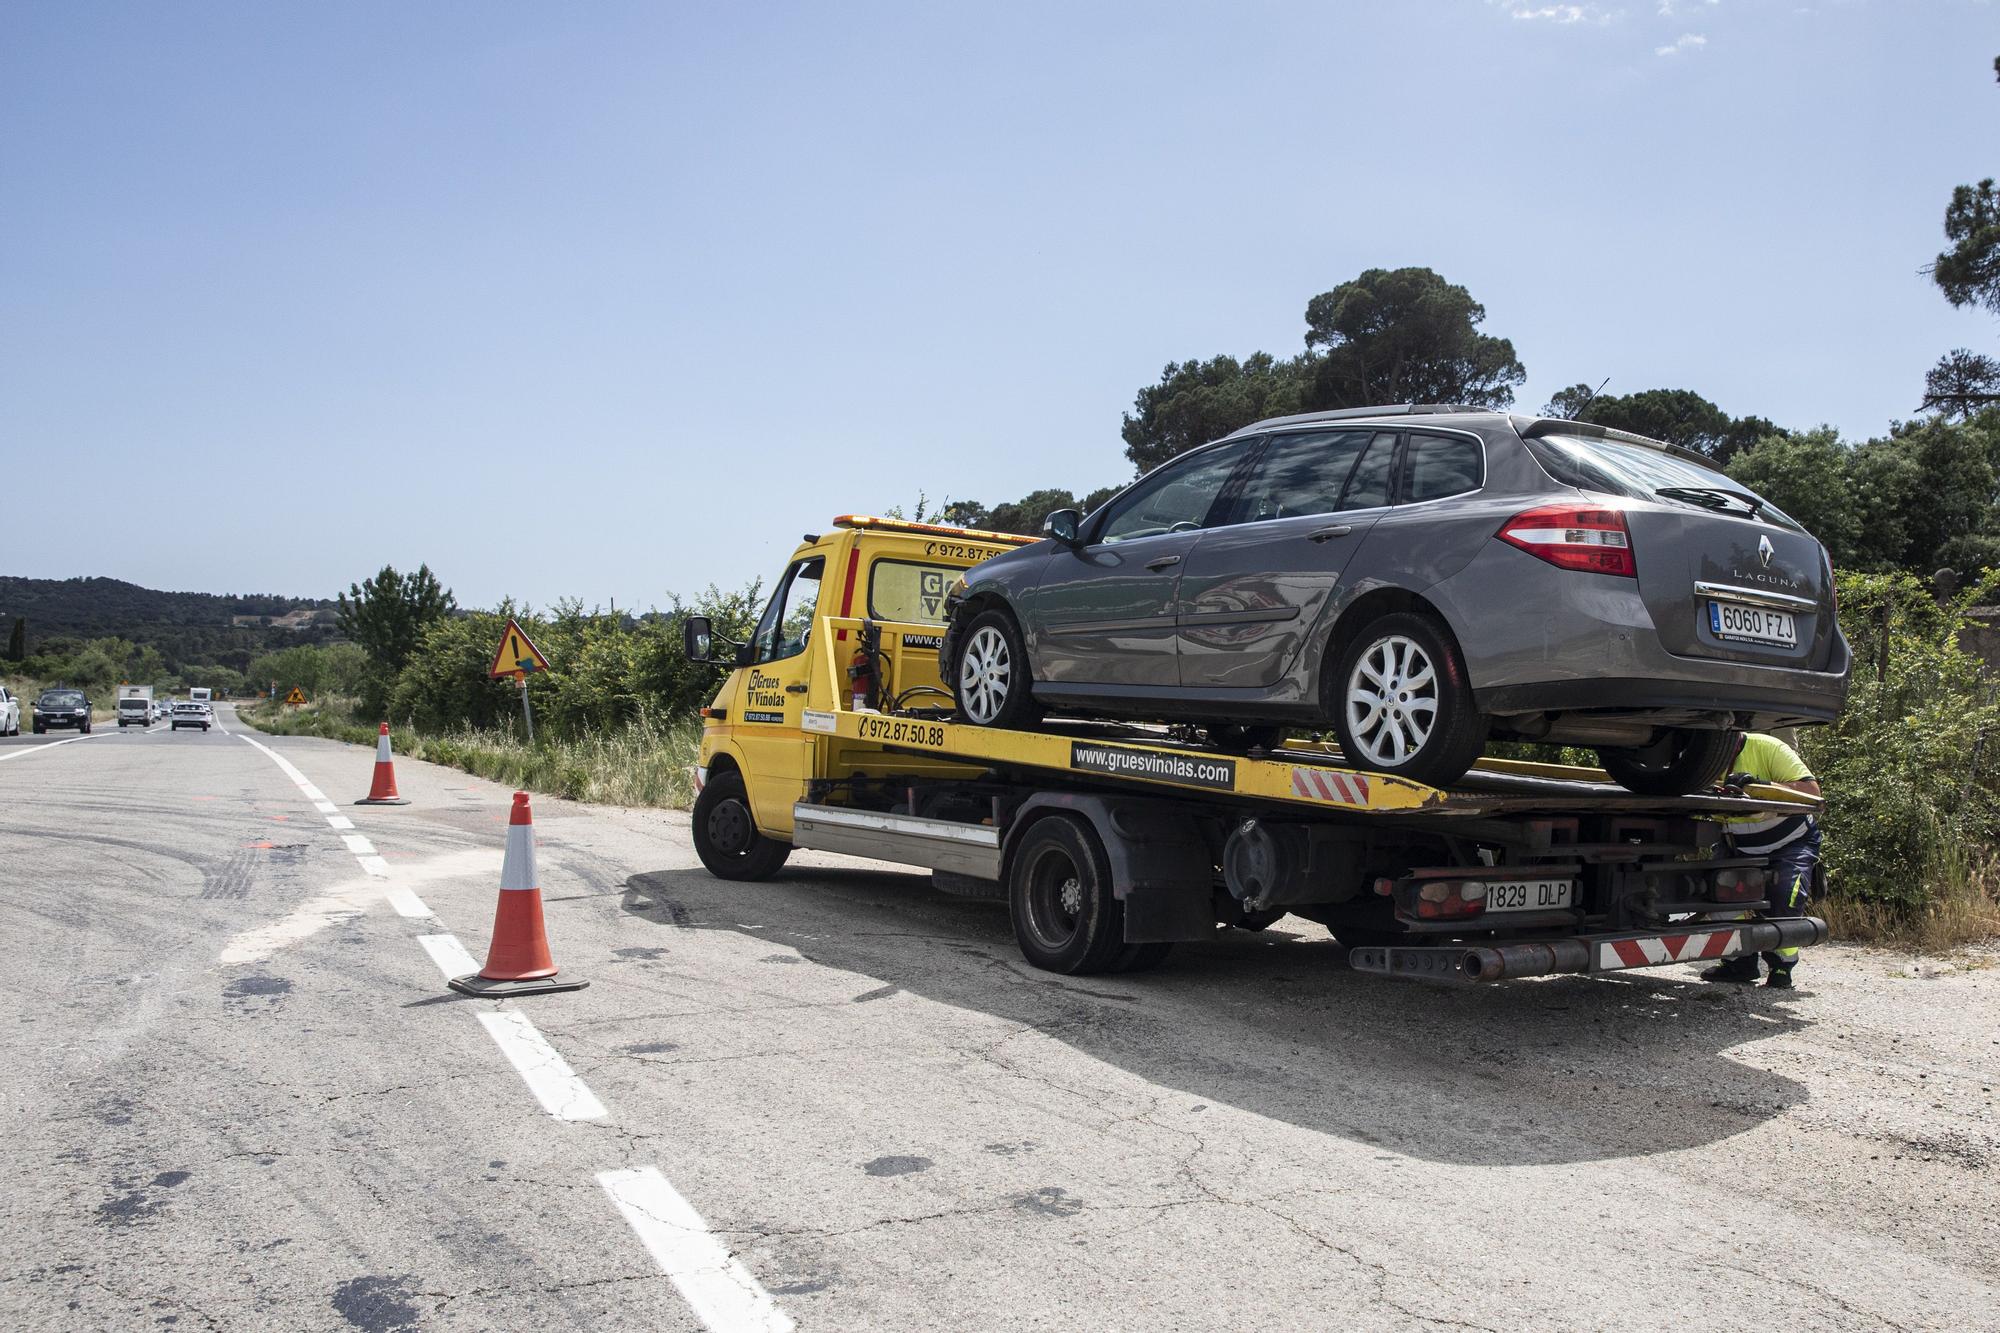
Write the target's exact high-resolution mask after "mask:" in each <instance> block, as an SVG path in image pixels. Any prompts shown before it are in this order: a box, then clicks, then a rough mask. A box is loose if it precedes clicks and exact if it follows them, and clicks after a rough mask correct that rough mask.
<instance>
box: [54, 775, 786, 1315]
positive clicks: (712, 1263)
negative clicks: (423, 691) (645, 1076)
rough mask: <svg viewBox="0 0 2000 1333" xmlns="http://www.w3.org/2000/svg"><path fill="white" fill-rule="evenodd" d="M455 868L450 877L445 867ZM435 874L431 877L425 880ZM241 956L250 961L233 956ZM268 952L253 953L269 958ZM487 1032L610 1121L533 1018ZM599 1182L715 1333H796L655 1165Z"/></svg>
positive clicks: (421, 913) (333, 916)
mask: <svg viewBox="0 0 2000 1333" xmlns="http://www.w3.org/2000/svg"><path fill="white" fill-rule="evenodd" d="M242 739H243V740H245V741H247V742H248V743H249V744H251V745H255V746H256V747H257V748H258V749H259V750H262V751H263V752H264V753H265V754H266V755H268V756H269V757H270V758H271V759H272V760H273V761H274V762H275V763H276V764H277V765H278V767H279V769H281V770H282V771H283V772H284V773H285V775H286V776H287V777H289V778H291V779H292V781H293V782H294V783H296V784H297V785H298V788H299V790H300V791H301V792H302V793H304V795H305V796H306V798H307V799H308V800H310V801H312V802H313V806H314V808H315V809H317V810H318V811H319V812H320V813H321V814H322V815H326V816H327V817H328V818H327V823H328V824H329V825H331V826H332V827H333V828H335V829H336V830H339V829H350V828H353V827H354V824H353V821H352V820H349V819H347V818H345V817H343V816H340V815H337V814H335V813H334V807H333V805H332V803H331V802H329V801H327V799H326V796H325V794H324V793H322V792H321V791H320V790H319V788H317V787H315V786H313V785H312V783H311V782H309V781H307V780H306V776H305V774H303V773H301V772H299V770H298V769H297V768H296V767H295V766H294V765H293V764H292V763H291V762H290V761H288V760H287V759H285V757H284V756H283V755H280V754H279V753H278V752H277V751H275V750H273V749H271V748H270V747H269V746H267V745H262V744H259V743H258V742H256V741H254V740H251V739H250V738H249V737H248V736H244V737H243V738H242ZM58 743H60V742H58ZM341 841H342V842H344V843H345V844H347V848H348V850H349V851H351V852H353V853H354V855H355V859H356V860H357V861H359V862H360V864H361V868H362V869H363V870H364V871H365V872H367V874H368V876H369V877H370V879H375V880H386V879H388V878H389V877H390V872H389V864H388V862H386V861H384V860H383V859H382V857H381V856H380V855H378V854H376V852H375V847H374V844H372V843H370V842H369V841H368V839H367V838H365V837H362V836H361V835H359V834H353V833H343V834H342V835H341ZM468 855H473V856H481V857H485V858H488V859H491V858H493V857H495V856H497V855H498V852H497V849H496V850H495V852H492V853H463V852H461V853H456V854H453V855H448V856H441V857H435V858H432V860H431V861H430V862H428V863H426V864H425V865H423V866H420V867H414V868H411V867H406V870H405V873H406V874H407V873H408V872H409V870H410V869H416V870H417V871H418V873H419V875H421V876H422V877H424V878H429V877H431V875H432V874H435V875H436V877H438V878H447V877H450V876H452V875H456V874H461V873H465V872H464V871H463V870H461V869H460V868H459V866H458V864H457V863H458V862H460V861H461V860H462V859H464V858H465V857H467V856H468ZM447 866H448V867H449V869H447V868H446V867H447ZM425 872H430V873H425ZM380 891H381V893H382V894H383V896H384V897H386V898H387V899H388V900H389V902H390V904H391V905H392V906H394V907H395V909H396V910H397V911H398V912H400V913H402V914H403V915H404V916H406V917H430V916H433V915H434V914H433V913H432V912H431V910H430V909H429V908H428V907H426V906H424V903H423V900H422V899H420V898H418V897H417V895H416V894H414V893H412V892H411V891H410V890H409V889H407V888H405V887H403V886H402V885H400V884H385V885H383V886H382V887H381V890H380ZM357 894H358V886H349V887H347V888H346V889H345V891H344V893H343V892H341V891H336V893H334V894H329V895H326V897H324V898H320V899H315V900H313V902H311V903H307V904H305V905H304V906H301V907H300V908H299V909H298V910H297V911H295V912H294V913H293V914H292V916H290V917H287V918H286V919H285V920H284V921H280V922H276V923H274V924H272V925H269V926H265V927H261V928H259V930H256V931H246V932H244V934H243V935H240V936H238V937H237V939H236V940H232V941H231V942H230V949H228V950H225V951H224V954H223V961H224V962H232V961H249V960H250V957H251V953H250V951H251V950H252V949H254V948H268V951H269V952H275V951H276V950H277V949H279V948H282V947H284V945H286V944H289V943H293V942H295V941H296V940H298V939H303V938H305V937H306V936H308V935H310V934H312V933H314V932H315V931H317V930H319V929H320V928H321V927H323V926H324V925H326V924H328V922H330V921H332V920H338V919H344V917H346V916H351V915H357V914H358V913H359V912H360V911H361V910H363V908H364V907H365V903H364V904H363V905H362V906H354V907H352V909H351V910H348V907H349V905H350V904H351V903H353V902H354V901H355V896H356V895H357ZM309 909H318V910H317V913H316V915H317V917H318V920H317V923H316V924H314V923H312V922H310V921H309V920H308V917H309V915H312V913H309ZM417 943H418V944H420V945H422V946H423V950H424V952H425V953H426V954H428V955H430V959H431V962H432V963H434V964H435V965H436V966H437V969H438V971H439V972H441V973H443V974H444V977H445V979H446V980H447V981H449V980H451V979H452V978H453V977H462V976H465V975H466V974H467V973H471V972H477V971H478V970H479V965H478V964H477V963H476V962H474V961H473V958H472V955H471V954H470V953H468V952H466V948H465V946H464V945H463V944H461V943H459V940H458V937H457V936H456V935H419V936H418V937H417ZM232 951H233V952H234V953H238V954H242V955H243V957H240V958H239V957H234V956H232ZM269 952H266V953H263V954H258V955H255V956H257V957H268V956H269ZM478 1018H479V1022H480V1025H481V1026H483V1027H484V1028H485V1029H486V1031H487V1032H488V1033H489V1034H491V1036H492V1038H493V1041H494V1044H495V1045H497V1046H499V1048H500V1051H501V1054H503V1055H505V1056H506V1057H507V1062H508V1063H509V1064H511V1065H513V1066H514V1070H515V1072H516V1073H518V1074H520V1076H521V1080H522V1081H523V1082H524V1083H526V1084H527V1085H528V1090H529V1091H530V1092H532V1093H534V1094H535V1100H536V1101H538V1102H540V1103H541V1104H542V1109H543V1110H545V1111H547V1112H548V1113H549V1114H550V1115H552V1116H554V1117H555V1118H556V1119H558V1120H571V1121H575V1120H601V1119H604V1118H605V1117H606V1116H608V1115H609V1114H610V1113H609V1112H608V1111H606V1110H605V1108H604V1103H603V1102H601V1101H599V1100H598V1099H597V1094H596V1093H594V1092H592V1091H591V1090H590V1088H589V1085H587V1084H586V1083H584V1081H583V1080H582V1079H581V1078H578V1077H577V1075H576V1071H575V1070H573V1069H571V1068H570V1067H569V1062H568V1061H566V1060H564V1059H563V1058H562V1056H561V1055H560V1054H558V1053H557V1051H556V1049H555V1047H553V1046H551V1045H549V1042H548V1038H546V1037H544V1036H543V1035H542V1034H541V1032H540V1030H539V1029H537V1028H536V1027H535V1025H534V1024H533V1023H532V1022H530V1021H529V1020H528V1016H527V1015H526V1014H523V1013H521V1012H519V1011H518V1010H514V1009H505V1008H501V1009H489V1010H486V1011H484V1012H482V1013H480V1014H479V1015H478ZM597 1183H598V1184H599V1185H601V1186H603V1187H604V1192H605V1193H606V1194H609V1195H610V1196H611V1200H612V1202H613V1203H615V1204H617V1205H618V1211H619V1212H620V1213H621V1214H623V1215H624V1218H625V1221H626V1223H627V1225H629V1226H630V1227H631V1228H632V1230H633V1231H634V1232H635V1233H637V1235H638V1237H639V1241H640V1243H641V1244H643V1245H644V1246H645V1247H646V1252H647V1253H649V1254H651V1255H652V1256H653V1262H654V1263H656V1264H658V1265H659V1267H660V1271H661V1272H663V1273H665V1274H666V1275H667V1279H668V1280H669V1281H671V1282H672V1283H673V1284H674V1287H675V1289H676V1290H678V1291H679V1292H680V1294H681V1296H682V1298H683V1299H684V1300H686V1301H687V1303H688V1305H689V1306H690V1307H692V1308H693V1310H694V1313H695V1316H696V1317H697V1318H699V1319H700V1320H701V1322H702V1324H703V1325H704V1326H705V1327H707V1328H708V1329H710V1330H711V1333H792V1329H793V1324H792V1321H791V1318H790V1317H789V1316H788V1315H786V1314H785V1312H784V1311H783V1310H781V1309H779V1308H778V1304H777V1302H776V1301H774V1300H772V1299H771V1294H770V1293H769V1292H767V1291H765V1290H764V1287H763V1284H762V1283H760V1282H758V1281H757V1278H756V1275H755V1274H753V1273H752V1272H751V1271H750V1270H749V1269H748V1268H745V1267H744V1266H743V1265H742V1264H741V1263H739V1262H738V1261H737V1260H736V1259H735V1258H734V1257H733V1256H731V1254H730V1253H729V1251H728V1249H727V1248H725V1247H724V1246H723V1244H722V1242H721V1241H719V1240H717V1239H716V1238H715V1235H714V1233H713V1232H711V1231H710V1230H709V1229H708V1224H707V1223H706V1222H704V1221H702V1219H701V1214H699V1213H697V1212H696V1211H695V1210H694V1205H692V1204H690V1203H689V1202H688V1201H687V1200H686V1199H684V1198H682V1197H681V1194H680V1191H678V1190H676V1189H675V1188H674V1187H673V1185H672V1184H671V1183H670V1182H669V1181H668V1180H667V1178H666V1177H665V1176H663V1175H661V1174H660V1171H659V1168H657V1167H651V1166H647V1167H641V1168H639V1169H637V1170H623V1171H603V1172H599V1173H598V1176H597Z"/></svg>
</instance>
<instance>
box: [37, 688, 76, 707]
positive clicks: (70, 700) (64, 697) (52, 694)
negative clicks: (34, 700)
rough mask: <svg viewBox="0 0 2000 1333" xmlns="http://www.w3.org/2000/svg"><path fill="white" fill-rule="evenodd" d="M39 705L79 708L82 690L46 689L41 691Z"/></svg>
mask: <svg viewBox="0 0 2000 1333" xmlns="http://www.w3.org/2000/svg"><path fill="white" fill-rule="evenodd" d="M41 705H42V707H44V708H81V707H82V706H83V691H82V690H48V691H46V692H44V693H43V695H42V698H41Z"/></svg>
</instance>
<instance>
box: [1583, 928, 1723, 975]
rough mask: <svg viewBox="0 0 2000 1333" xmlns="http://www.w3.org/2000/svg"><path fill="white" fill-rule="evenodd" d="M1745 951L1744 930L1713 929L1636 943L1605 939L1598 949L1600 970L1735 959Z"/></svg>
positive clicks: (1648, 938) (1661, 936) (1662, 936)
mask: <svg viewBox="0 0 2000 1333" xmlns="http://www.w3.org/2000/svg"><path fill="white" fill-rule="evenodd" d="M1742 952H1743V932H1742V931H1740V930H1710V931H1700V932H1696V933H1693V934H1688V935H1649V936H1647V937H1645V938H1643V939H1636V940H1605V941H1603V942H1601V943H1600V944H1599V945H1598V946H1597V970H1598V971H1600V972H1614V971H1617V970H1618V969H1620V968H1626V967H1657V966H1659V965H1660V964H1662V963H1702V962H1707V961H1709V960H1710V959H1715V958H1733V957H1734V956H1736V955H1737V954H1739V953H1742Z"/></svg>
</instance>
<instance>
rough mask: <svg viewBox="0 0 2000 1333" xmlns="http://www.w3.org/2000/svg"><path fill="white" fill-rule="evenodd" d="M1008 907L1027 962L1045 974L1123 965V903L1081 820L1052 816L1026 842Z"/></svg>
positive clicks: (1011, 878)
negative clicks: (1113, 887)
mask: <svg viewBox="0 0 2000 1333" xmlns="http://www.w3.org/2000/svg"><path fill="white" fill-rule="evenodd" d="M1007 904H1008V908H1009V910H1010V912H1011V914H1012V916H1013V918H1014V939H1015V942H1016V943H1018V944H1019V945H1020V946H1021V953H1022V955H1023V956H1024V957H1026V958H1027V960H1028V961H1029V962H1030V963H1032V964H1034V965H1035V966H1036V967H1039V968H1041V969H1042V970H1044V971H1047V972H1061V973H1064V974H1065V975H1068V976H1082V975H1085V974H1087V973H1091V972H1110V971H1115V970H1117V969H1118V965H1119V963H1120V962H1121V961H1122V960H1123V958H1124V955H1125V904H1123V903H1121V902H1119V901H1118V898H1117V895H1116V894H1115V893H1114V891H1113V889H1112V886H1111V866H1110V863H1109V861H1108V860H1107V859H1106V857H1105V855H1104V848H1103V847H1102V846H1101V845H1100V844H1099V843H1098V841H1097V832H1096V830H1094V829H1092V828H1091V827H1090V826H1089V825H1088V824H1085V823H1083V822H1082V821H1081V820H1077V819H1072V818H1070V817H1069V816H1068V815H1051V816H1049V817H1048V818H1046V819H1041V820H1038V821H1036V822H1035V823H1034V824H1032V825H1030V826H1029V828H1028V831H1027V832H1026V833H1023V834H1022V835H1021V841H1020V844H1019V845H1018V846H1017V847H1015V849H1014V854H1013V857H1012V863H1011V864H1010V865H1009V867H1008V872H1007Z"/></svg>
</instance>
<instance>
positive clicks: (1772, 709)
mask: <svg viewBox="0 0 2000 1333" xmlns="http://www.w3.org/2000/svg"><path fill="white" fill-rule="evenodd" d="M1785 674H1786V675H1787V676H1798V675H1801V674H1807V673H1801V672H1786V673H1785ZM1811 674H1813V675H1814V676H1818V674H1819V673H1811ZM1846 694H1847V682H1846V678H1845V677H1844V676H1838V677H1830V678H1827V679H1825V680H1823V681H1816V683H1814V684H1813V685H1809V686H1805V687H1799V686H1796V685H1788V686H1778V685H1776V684H1772V683H1757V684H1744V683H1740V682H1736V681H1728V682H1724V681H1717V680H1698V681H1691V680H1673V679H1662V678H1660V677H1658V676H1617V677H1600V678H1597V679H1594V680H1553V681H1537V682H1534V683H1532V684H1525V685H1496V686H1492V687H1490V688H1487V689H1484V690H1474V691H1473V692H1472V698H1473V702H1474V704H1475V706H1477V708H1478V709H1479V711H1480V712H1482V713H1490V714H1495V715H1500V716H1509V715H1520V714H1525V713H1574V712H1579V711H1586V710H1587V711H1591V712H1602V713H1619V714H1625V713H1643V712H1650V711H1660V712H1676V713H1679V712H1692V713H1731V714H1736V713H1748V714H1750V715H1751V718H1752V725H1754V726H1757V727H1773V726H1797V725H1800V724H1805V723H1817V722H1831V721H1833V719H1834V718H1836V717H1838V716H1839V715H1840V706H1841V703H1842V701H1843V700H1844V699H1845V698H1846Z"/></svg>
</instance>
